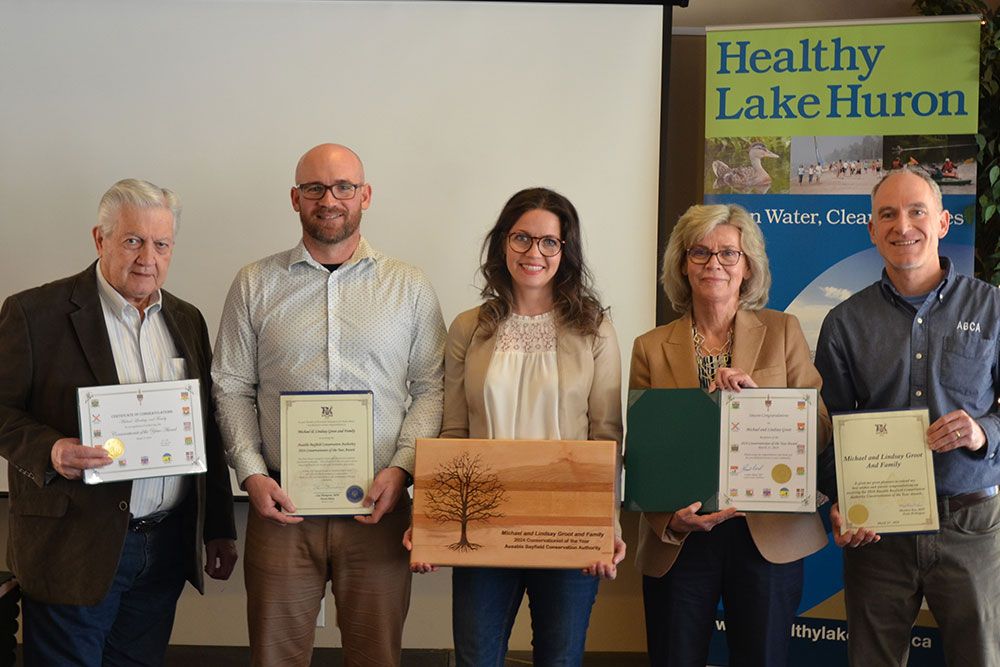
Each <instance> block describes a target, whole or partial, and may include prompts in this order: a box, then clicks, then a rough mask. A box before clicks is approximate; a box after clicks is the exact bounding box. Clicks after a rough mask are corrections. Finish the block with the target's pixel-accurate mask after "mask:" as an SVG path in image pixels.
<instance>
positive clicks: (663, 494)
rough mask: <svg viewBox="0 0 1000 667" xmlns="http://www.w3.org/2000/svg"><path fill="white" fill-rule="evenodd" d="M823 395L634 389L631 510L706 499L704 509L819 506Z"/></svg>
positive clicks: (628, 479)
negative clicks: (818, 455) (818, 453)
mask: <svg viewBox="0 0 1000 667" xmlns="http://www.w3.org/2000/svg"><path fill="white" fill-rule="evenodd" d="M818 403H819V396H818V394H817V391H816V389H813V388H801V389H795V388H785V387H780V388H779V387H771V388H767V387H760V388H752V389H743V390H742V391H739V392H730V391H721V392H719V393H717V394H713V395H709V394H706V393H705V392H704V391H702V390H700V389H647V390H644V391H635V392H632V393H631V394H630V395H629V410H628V434H627V436H626V438H625V503H626V504H625V506H626V509H630V510H641V511H651V512H670V511H674V510H678V509H680V508H682V507H686V506H688V505H690V504H691V503H693V502H695V501H700V502H701V503H702V506H701V510H700V511H701V512H714V511H717V510H719V509H724V508H728V507H734V508H736V509H738V510H740V511H743V512H799V513H809V512H814V511H816V465H815V464H816V445H817V442H816V434H817V429H818V426H817V406H818Z"/></svg>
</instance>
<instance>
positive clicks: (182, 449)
mask: <svg viewBox="0 0 1000 667" xmlns="http://www.w3.org/2000/svg"><path fill="white" fill-rule="evenodd" d="M77 409H78V412H79V415H80V442H81V443H83V444H84V445H89V446H92V447H103V448H104V449H106V450H107V452H108V454H109V455H110V456H111V458H112V462H111V463H110V464H109V465H107V466H104V467H103V468H91V469H88V470H85V471H84V472H83V481H84V483H86V484H100V483H103V482H118V481H122V480H130V479H141V478H145V477H161V476H163V475H190V474H194V473H201V472H205V471H207V470H208V464H207V462H206V458H205V435H204V429H203V425H202V407H201V386H200V383H199V382H198V380H174V381H171V382H147V383H142V384H119V385H108V386H106V387H81V388H80V389H77Z"/></svg>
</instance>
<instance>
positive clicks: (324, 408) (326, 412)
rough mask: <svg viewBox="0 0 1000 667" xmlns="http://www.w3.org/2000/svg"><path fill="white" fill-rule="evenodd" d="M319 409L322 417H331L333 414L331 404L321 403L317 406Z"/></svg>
mask: <svg viewBox="0 0 1000 667" xmlns="http://www.w3.org/2000/svg"><path fill="white" fill-rule="evenodd" d="M319 409H320V414H321V415H323V416H324V417H332V416H333V406H332V405H321V406H319Z"/></svg>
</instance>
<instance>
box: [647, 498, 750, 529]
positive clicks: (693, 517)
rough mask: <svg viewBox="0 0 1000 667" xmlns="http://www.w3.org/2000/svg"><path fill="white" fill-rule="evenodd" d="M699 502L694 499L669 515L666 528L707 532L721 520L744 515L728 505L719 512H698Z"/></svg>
mask: <svg viewBox="0 0 1000 667" xmlns="http://www.w3.org/2000/svg"><path fill="white" fill-rule="evenodd" d="M699 509H701V503H700V502H698V501H695V502H693V503H691V504H690V505H688V506H687V507H685V508H683V509H679V510H677V511H676V512H674V515H673V516H672V517H670V523H668V524H667V528H669V529H670V530H672V531H674V532H675V533H695V532H703V533H707V532H708V531H710V530H712V529H713V528H715V527H716V526H718V525H719V524H720V523H722V522H723V521H727V520H729V519H732V518H733V517H737V516H746V515H745V514H744V513H743V512H738V511H737V510H736V508H735V507H729V508H727V509H724V510H722V511H721V512H712V513H711V514H698V510H699Z"/></svg>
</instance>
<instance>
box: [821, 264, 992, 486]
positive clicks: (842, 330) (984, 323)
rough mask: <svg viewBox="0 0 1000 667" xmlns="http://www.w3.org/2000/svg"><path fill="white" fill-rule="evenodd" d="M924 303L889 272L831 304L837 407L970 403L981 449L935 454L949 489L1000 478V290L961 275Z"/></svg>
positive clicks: (825, 346)
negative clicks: (982, 438)
mask: <svg viewBox="0 0 1000 667" xmlns="http://www.w3.org/2000/svg"><path fill="white" fill-rule="evenodd" d="M941 268H942V269H944V270H945V277H944V279H943V280H942V281H941V283H940V284H939V285H938V286H937V287H935V288H934V289H933V290H932V291H931V292H930V293H929V294H928V295H927V297H926V298H925V299H924V301H923V303H922V304H921V305H920V306H919V307H918V308H915V307H914V306H913V305H911V304H910V303H908V302H907V301H906V299H905V298H903V297H902V296H901V295H900V294H899V292H898V291H896V288H895V287H894V286H893V285H892V282H891V281H890V280H889V277H888V276H887V275H886V273H885V271H883V272H882V280H881V281H879V282H877V283H874V284H873V285H870V286H869V287H866V288H865V289H864V290H862V291H860V292H858V293H857V294H855V295H854V296H852V297H851V298H849V299H847V300H846V301H844V302H843V303H841V304H839V305H838V306H837V307H835V308H834V309H833V310H831V311H830V312H829V314H828V315H827V316H826V319H825V320H824V321H823V328H822V329H821V331H820V335H819V343H818V345H817V348H816V368H817V369H818V370H819V372H820V375H822V376H823V400H824V401H825V402H826V405H827V408H829V410H830V412H831V413H833V412H848V411H854V410H888V409H896V410H903V409H916V408H927V409H928V411H929V412H930V418H931V422H932V423H933V422H934V420H936V419H938V418H939V417H941V416H942V415H944V414H947V413H949V412H951V411H953V410H965V411H966V412H967V413H968V414H969V415H970V416H972V417H973V418H974V419H975V420H976V422H977V423H978V424H979V425H980V426H981V427H982V429H983V431H984V432H985V433H986V442H987V444H986V446H984V447H983V448H982V449H980V450H979V451H977V452H972V451H969V450H968V449H965V448H959V449H956V450H953V451H950V452H946V453H944V454H935V455H934V475H935V479H936V482H937V492H938V495H939V496H950V495H956V494H961V493H968V492H970V491H975V490H977V489H982V488H985V487H988V486H992V485H994V484H997V483H1000V457H998V456H997V449H998V445H1000V416H998V410H997V397H998V390H1000V363H998V359H1000V346H998V330H1000V290H998V289H997V288H995V287H993V286H991V285H989V284H987V283H985V282H983V281H981V280H977V279H975V278H971V277H969V276H965V275H959V274H956V273H955V270H954V268H953V267H952V265H951V262H950V261H949V260H948V259H947V258H941Z"/></svg>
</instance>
